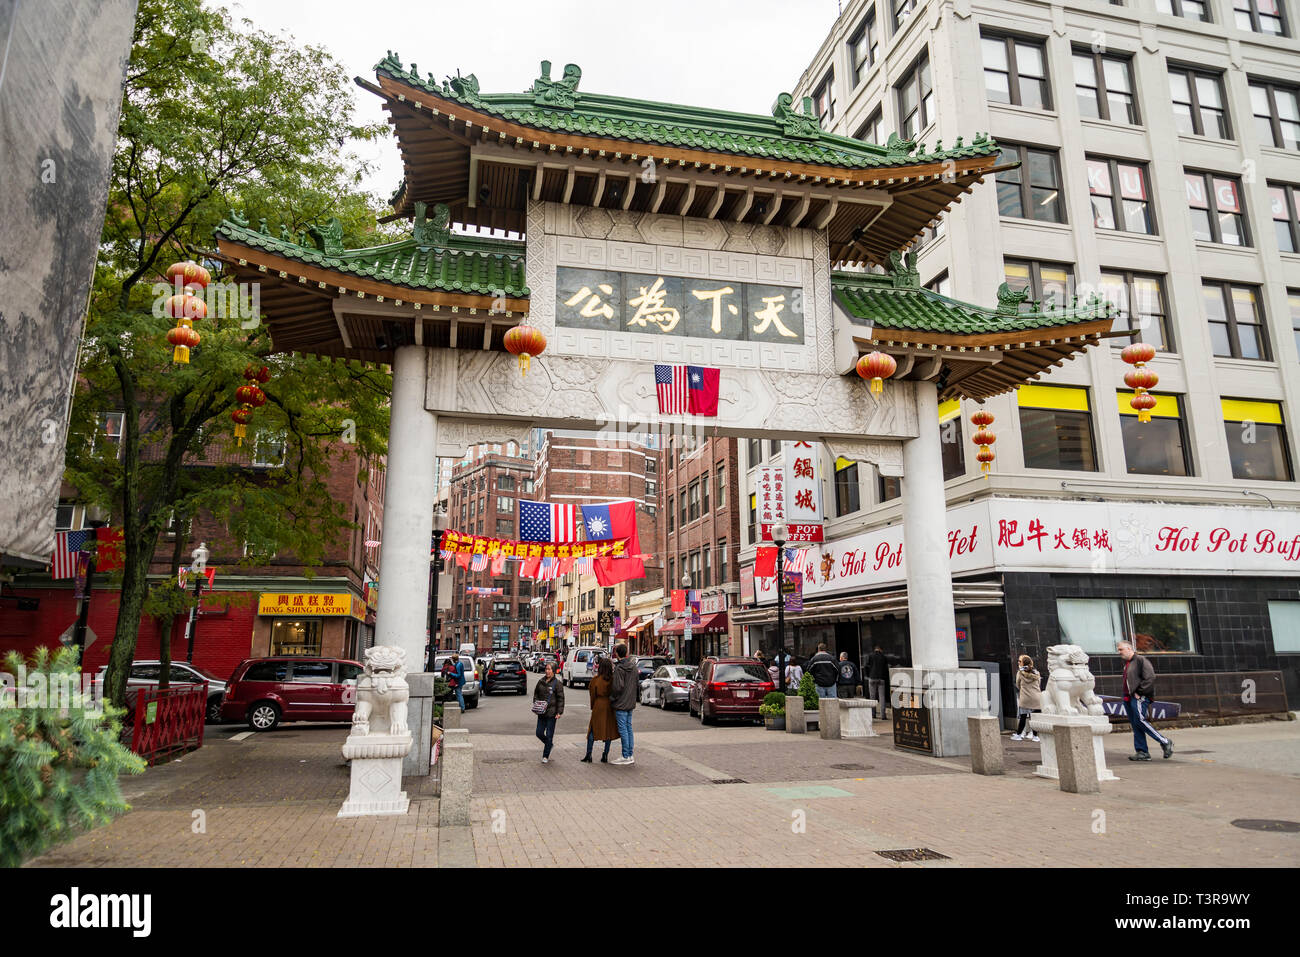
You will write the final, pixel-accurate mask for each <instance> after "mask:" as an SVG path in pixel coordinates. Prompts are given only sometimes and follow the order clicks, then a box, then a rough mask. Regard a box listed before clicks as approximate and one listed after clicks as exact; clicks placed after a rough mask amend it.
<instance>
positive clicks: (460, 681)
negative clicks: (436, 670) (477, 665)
mask: <svg viewBox="0 0 1300 957" xmlns="http://www.w3.org/2000/svg"><path fill="white" fill-rule="evenodd" d="M442 675H443V677H444V678H446V679H447V684H449V685H451V689H452V690H453V691H455V692H456V703H457V704H459V705H460V713H461V714H464V713H465V662H463V661H461V660H460V655H458V654H455V653H454V652H453V653H452V656H451V660H450V661H448V662H447V663H446V664H445V665H443V666H442Z"/></svg>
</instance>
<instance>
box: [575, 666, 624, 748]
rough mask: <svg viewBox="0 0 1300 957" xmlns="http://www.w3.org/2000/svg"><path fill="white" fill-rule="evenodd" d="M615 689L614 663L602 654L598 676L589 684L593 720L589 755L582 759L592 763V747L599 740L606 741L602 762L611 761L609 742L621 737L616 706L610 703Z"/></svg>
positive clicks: (588, 734) (589, 725) (590, 727)
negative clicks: (615, 710)
mask: <svg viewBox="0 0 1300 957" xmlns="http://www.w3.org/2000/svg"><path fill="white" fill-rule="evenodd" d="M613 690H614V665H613V663H612V662H611V661H610V660H609V659H608V658H606V657H605V656H604V655H601V658H600V662H599V663H598V664H597V665H596V677H594V678H592V679H591V684H590V685H588V686H587V693H588V694H589V695H590V696H591V720H590V721H588V722H587V756H586V757H585V758H583V759H582V760H583V761H585V762H586V763H587V764H590V763H591V748H592V745H594V744H595V743H596V742H597V741H604V742H605V753H604V754H602V755H601V756H600V763H601V764H608V763H609V743H610V742H611V741H613V740H614V739H615V738H618V737H621V735H620V734H619V733H618V722H617V721H616V720H614V706H613V704H611V703H610V697H609V696H610V693H611V692H612V691H613Z"/></svg>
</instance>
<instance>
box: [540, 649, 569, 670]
mask: <svg viewBox="0 0 1300 957" xmlns="http://www.w3.org/2000/svg"><path fill="white" fill-rule="evenodd" d="M548 661H550V662H552V663H554V665H555V673H556V674H559V673H560V670H561V669H562V668H563V667H564V656H563V655H562V654H560V653H559V652H558V651H543V652H542V653H541V655H540V656H539V657H538V659H537V663H536V664H534V665H533V670H534V671H536V672H537V673H538V674H539V675H544V674H546V663H547V662H548Z"/></svg>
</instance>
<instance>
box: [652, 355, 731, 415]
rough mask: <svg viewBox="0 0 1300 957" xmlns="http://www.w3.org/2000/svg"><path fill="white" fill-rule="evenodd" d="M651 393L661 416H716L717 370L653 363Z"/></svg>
mask: <svg viewBox="0 0 1300 957" xmlns="http://www.w3.org/2000/svg"><path fill="white" fill-rule="evenodd" d="M655 392H656V393H657V394H658V397H659V411H660V412H662V413H664V414H665V415H673V414H680V413H687V414H691V415H707V416H716V415H717V414H718V370H717V369H709V368H705V367H704V366H670V365H660V364H659V363H656V364H655Z"/></svg>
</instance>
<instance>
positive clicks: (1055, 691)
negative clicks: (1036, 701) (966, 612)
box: [1029, 645, 1119, 781]
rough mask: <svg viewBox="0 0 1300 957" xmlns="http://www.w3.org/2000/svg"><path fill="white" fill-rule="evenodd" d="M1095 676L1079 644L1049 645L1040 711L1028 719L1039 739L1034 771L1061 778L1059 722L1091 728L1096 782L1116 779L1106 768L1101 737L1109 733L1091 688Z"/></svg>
mask: <svg viewBox="0 0 1300 957" xmlns="http://www.w3.org/2000/svg"><path fill="white" fill-rule="evenodd" d="M1095 683H1096V682H1095V679H1094V678H1093V676H1092V672H1091V671H1089V670H1088V655H1087V653H1086V652H1085V651H1084V650H1083V649H1082V648H1080V647H1079V646H1078V645H1052V646H1051V647H1050V648H1048V649H1047V687H1046V688H1044V689H1043V710H1042V712H1041V713H1039V714H1035V715H1033V716H1032V717H1030V719H1029V728H1030V730H1031V731H1034V732H1035V733H1037V734H1038V736H1039V738H1040V739H1041V740H1040V742H1039V747H1040V748H1041V757H1040V760H1041V762H1042V763H1041V764H1039V765H1038V767H1037V768H1035V769H1034V774H1036V775H1038V776H1039V777H1042V778H1051V779H1052V780H1054V781H1056V780H1059V779H1060V777H1061V773H1060V770H1059V769H1058V767H1057V763H1056V729H1057V728H1058V727H1061V726H1062V725H1085V726H1087V727H1089V728H1091V729H1092V754H1093V758H1094V759H1095V760H1096V763H1097V780H1098V781H1118V780H1119V778H1117V777H1116V776H1115V773H1114V772H1113V771H1111V770H1110V769H1109V768H1108V767H1106V752H1105V749H1104V748H1102V737H1103V736H1105V735H1107V734H1110V719H1109V718H1107V717H1106V714H1105V709H1104V708H1103V706H1102V703H1101V699H1100V698H1098V697H1097V695H1096V693H1095V692H1094V691H1093V687H1094V686H1095Z"/></svg>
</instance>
